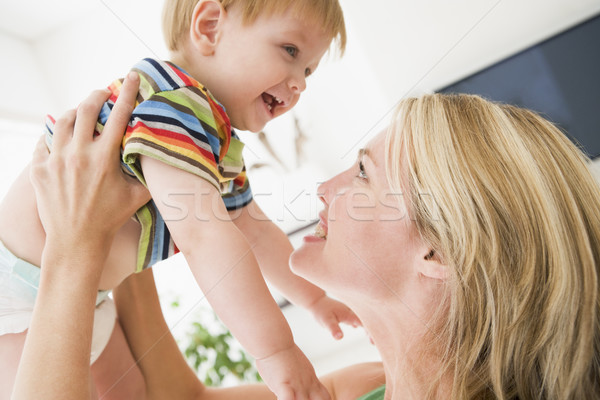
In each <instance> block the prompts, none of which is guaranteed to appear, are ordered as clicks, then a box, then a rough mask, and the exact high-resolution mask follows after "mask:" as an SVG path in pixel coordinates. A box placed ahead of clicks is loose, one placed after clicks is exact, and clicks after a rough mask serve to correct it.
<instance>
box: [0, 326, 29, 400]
mask: <svg viewBox="0 0 600 400" xmlns="http://www.w3.org/2000/svg"><path fill="white" fill-rule="evenodd" d="M25 336H26V332H21V333H9V334H6V335H2V336H0V371H2V373H0V400H9V399H10V395H11V392H12V388H13V386H14V384H15V377H16V376H17V367H18V366H19V361H20V360H21V353H22V352H23V346H24V345H25Z"/></svg>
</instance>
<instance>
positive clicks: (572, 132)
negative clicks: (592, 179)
mask: <svg viewBox="0 0 600 400" xmlns="http://www.w3.org/2000/svg"><path fill="white" fill-rule="evenodd" d="M438 92H444V93H471V94H479V95H482V96H484V97H486V98H488V99H491V100H496V101H501V102H504V103H510V104H514V105H518V106H522V107H526V108H530V109H532V110H535V111H537V112H539V113H541V114H543V115H544V116H545V117H546V118H548V119H550V120H551V121H553V122H554V123H556V124H557V125H558V126H560V127H561V128H562V129H563V131H564V132H565V133H566V134H567V135H568V136H569V137H570V138H571V140H573V141H574V142H575V143H576V144H577V145H578V146H579V147H580V148H581V149H582V150H583V151H584V152H585V153H586V154H587V155H588V156H589V157H590V158H596V157H599V156H600V15H597V16H595V17H593V18H591V19H588V20H586V21H585V22H583V23H580V24H578V25H577V26H575V27H572V28H570V29H569V30H567V31H564V32H562V33H559V34H557V35H555V36H553V37H551V38H549V39H547V40H545V41H543V42H541V43H538V44H536V45H534V46H532V47H529V48H528V49H525V50H523V51H521V52H519V53H518V54H515V55H513V56H511V57H509V58H506V59H504V60H502V61H500V62H498V63H496V64H494V65H492V66H490V67H488V68H485V69H483V70H481V71H479V72H477V73H475V74H472V75H470V76H468V77H466V78H464V79H462V80H460V81H458V82H454V83H452V84H450V85H449V86H446V87H444V88H441V89H439V90H438Z"/></svg>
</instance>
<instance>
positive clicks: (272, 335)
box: [141, 156, 329, 399]
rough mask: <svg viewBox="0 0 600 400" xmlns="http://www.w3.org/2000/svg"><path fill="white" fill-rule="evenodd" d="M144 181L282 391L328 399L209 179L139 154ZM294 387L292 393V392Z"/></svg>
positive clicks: (214, 296)
mask: <svg viewBox="0 0 600 400" xmlns="http://www.w3.org/2000/svg"><path fill="white" fill-rule="evenodd" d="M141 165H142V170H143V171H144V176H145V179H146V184H147V186H148V189H149V190H150V193H151V195H152V198H153V199H154V201H155V203H156V206H157V207H158V209H159V211H160V213H161V215H162V217H163V219H164V220H165V222H166V224H167V226H168V228H169V232H170V233H171V235H172V237H173V240H174V242H175V243H176V244H177V246H178V247H179V249H180V250H181V252H182V253H183V255H184V256H185V258H186V260H187V262H188V264H189V265H190V268H191V270H192V273H193V274H194V277H195V278H196V281H197V282H198V284H199V285H200V288H201V289H202V291H203V292H204V295H205V296H206V298H207V299H208V301H209V302H210V304H211V305H212V307H213V308H214V310H215V311H216V313H217V314H218V315H219V317H220V318H221V319H222V320H223V322H224V323H225V325H227V327H228V328H229V329H230V330H231V332H232V333H233V335H234V336H235V337H236V338H237V339H238V340H239V341H240V343H241V344H242V346H244V348H246V349H247V350H248V352H249V353H250V354H251V355H252V356H253V357H255V358H256V359H257V367H258V369H259V372H261V375H262V377H263V379H264V380H265V382H266V383H267V385H268V386H269V387H270V389H271V390H273V391H274V392H275V393H276V394H277V395H278V397H279V398H290V399H292V398H294V397H293V394H296V395H298V396H302V395H305V396H306V398H311V399H312V398H314V399H317V398H324V399H327V398H329V397H328V395H327V391H326V390H325V388H324V387H323V386H322V385H321V384H320V382H319V381H318V380H317V378H316V376H315V373H314V370H313V368H312V366H311V365H310V363H309V362H308V360H307V359H306V357H305V356H304V354H302V352H301V351H300V350H299V349H298V347H297V346H296V345H295V344H294V341H293V338H292V333H291V330H290V328H289V326H288V324H287V322H286V320H285V318H284V317H283V314H282V313H281V311H280V310H279V307H278V306H277V304H276V303H275V301H274V300H273V298H272V297H271V295H270V293H269V291H268V289H267V286H266V284H265V282H264V280H263V278H262V274H261V272H260V270H259V268H258V265H257V263H256V259H255V258H254V254H253V252H252V250H253V249H252V247H251V246H250V245H249V244H248V242H247V241H246V238H245V237H244V235H243V234H242V233H241V232H240V231H239V230H238V228H237V227H236V226H235V225H234V224H233V223H232V222H231V219H230V218H229V215H228V213H227V210H226V208H225V205H224V203H223V201H222V200H221V197H220V193H219V192H218V191H217V189H216V188H215V187H214V186H212V185H211V184H210V183H208V182H207V181H206V180H204V179H202V178H200V177H198V176H196V175H193V174H190V173H188V172H185V171H182V170H180V169H177V168H175V167H172V166H169V165H166V164H164V163H162V162H160V161H157V160H155V159H153V158H150V157H146V156H142V157H141ZM289 394H291V395H289Z"/></svg>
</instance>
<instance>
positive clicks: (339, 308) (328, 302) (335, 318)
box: [309, 295, 362, 340]
mask: <svg viewBox="0 0 600 400" xmlns="http://www.w3.org/2000/svg"><path fill="white" fill-rule="evenodd" d="M309 310H310V311H311V312H312V313H313V315H314V316H315V319H316V320H317V321H318V322H319V323H320V324H321V325H323V326H324V327H325V328H327V329H329V331H330V332H331V335H332V336H333V337H334V339H336V340H340V339H341V338H343V337H344V333H343V332H342V329H341V328H340V323H342V322H343V323H345V324H348V325H352V326H353V327H355V328H356V327H357V326H361V325H362V323H361V322H360V320H359V319H358V317H357V316H356V314H354V312H353V311H352V310H350V308H348V306H346V305H345V304H343V303H340V302H339V301H337V300H334V299H332V298H331V297H328V296H327V295H324V296H323V297H321V298H319V299H318V300H317V301H315V302H314V303H313V304H312V305H311V306H310V307H309Z"/></svg>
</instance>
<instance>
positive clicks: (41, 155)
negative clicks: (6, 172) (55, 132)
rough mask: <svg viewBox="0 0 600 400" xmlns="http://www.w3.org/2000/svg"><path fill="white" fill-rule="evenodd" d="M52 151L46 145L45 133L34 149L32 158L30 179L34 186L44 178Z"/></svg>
mask: <svg viewBox="0 0 600 400" xmlns="http://www.w3.org/2000/svg"><path fill="white" fill-rule="evenodd" d="M49 156H50V153H49V152H48V147H47V146H46V136H45V135H43V136H42V137H40V139H39V140H38V142H37V144H36V145H35V149H34V150H33V156H32V158H31V167H30V168H29V180H30V181H31V182H32V183H33V185H34V187H36V186H37V183H38V182H40V180H43V179H44V176H45V172H46V171H47V169H46V162H47V161H48V157H49Z"/></svg>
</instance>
